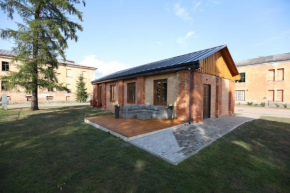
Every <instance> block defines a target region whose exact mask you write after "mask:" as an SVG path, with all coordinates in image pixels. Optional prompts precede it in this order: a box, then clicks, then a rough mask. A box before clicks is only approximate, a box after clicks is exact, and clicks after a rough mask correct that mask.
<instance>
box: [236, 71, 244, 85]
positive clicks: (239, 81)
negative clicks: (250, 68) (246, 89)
mask: <svg viewBox="0 0 290 193" xmlns="http://www.w3.org/2000/svg"><path fill="white" fill-rule="evenodd" d="M241 74H244V75H245V76H244V81H242V76H241ZM239 75H240V77H241V79H240V80H238V81H237V82H238V83H245V82H246V73H245V72H241V73H239Z"/></svg>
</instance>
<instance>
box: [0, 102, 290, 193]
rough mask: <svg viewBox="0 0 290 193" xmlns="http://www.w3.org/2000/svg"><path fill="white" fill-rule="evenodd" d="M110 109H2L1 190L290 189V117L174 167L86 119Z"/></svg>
mask: <svg viewBox="0 0 290 193" xmlns="http://www.w3.org/2000/svg"><path fill="white" fill-rule="evenodd" d="M106 114H107V113H105V112H103V111H100V110H93V109H92V108H91V107H88V106H79V107H62V108H45V109H42V110H40V111H37V112H31V111H29V110H27V109H15V110H9V111H4V110H0V155H1V156H0V191H1V192H59V191H61V192H166V193H168V192H290V183H289V182H290V140H289V139H290V119H287V118H273V117H264V118H262V119H259V120H255V121H252V122H249V123H246V124H244V125H242V126H240V127H239V128H237V129H236V130H234V131H233V132H231V133H229V134H228V135H226V136H224V137H222V138H220V139H219V140H217V141H216V142H214V143H213V144H212V145H210V146H208V147H206V148H205V149H203V150H202V151H200V152H199V153H198V154H196V155H194V156H192V157H191V158H189V159H187V160H185V161H184V162H182V163H180V164H179V165H178V166H173V165H171V164H169V163H167V162H165V161H163V160H161V159H159V158H157V157H155V156H153V155H151V154H149V153H147V152H145V151H143V150H141V149H138V148H136V147H134V146H132V145H130V144H128V143H126V142H124V141H122V140H120V139H118V138H116V137H114V136H112V135H110V134H108V133H105V132H103V131H100V130H97V129H95V128H94V127H92V126H90V125H87V124H85V123H84V117H86V116H99V115H106Z"/></svg>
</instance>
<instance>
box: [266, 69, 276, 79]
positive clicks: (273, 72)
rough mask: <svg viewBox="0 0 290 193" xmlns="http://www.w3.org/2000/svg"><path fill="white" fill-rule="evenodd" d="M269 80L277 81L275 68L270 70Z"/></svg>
mask: <svg viewBox="0 0 290 193" xmlns="http://www.w3.org/2000/svg"><path fill="white" fill-rule="evenodd" d="M268 80H271V81H275V69H271V70H269V71H268Z"/></svg>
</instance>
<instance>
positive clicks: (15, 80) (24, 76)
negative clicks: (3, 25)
mask: <svg viewBox="0 0 290 193" xmlns="http://www.w3.org/2000/svg"><path fill="white" fill-rule="evenodd" d="M80 3H83V5H84V6H85V1H80V0H0V7H1V9H2V10H3V11H4V12H5V13H7V15H8V17H9V18H10V19H13V15H14V14H15V12H17V13H18V15H19V16H20V17H21V18H22V20H23V22H21V23H17V26H18V29H17V30H12V29H6V30H3V29H2V30H1V33H0V36H1V37H2V38H3V39H13V40H14V41H15V47H14V48H13V52H14V54H15V55H14V57H13V60H12V61H20V62H21V63H22V65H20V66H18V72H11V73H10V74H9V75H7V76H4V77H2V79H4V80H5V81H8V83H7V86H8V87H9V88H13V87H15V86H17V85H19V86H22V87H24V88H25V91H26V92H28V93H31V94H32V101H31V110H38V109H39V108H38V95H37V93H38V89H39V88H47V89H50V90H52V89H56V90H60V91H64V90H65V91H68V92H69V89H67V88H66V87H65V86H63V85H62V84H59V83H58V80H57V78H56V72H55V69H57V68H58V60H57V57H58V56H61V57H62V58H63V60H65V49H67V48H68V44H67V40H68V39H71V40H75V41H77V40H78V37H77V35H76V32H77V31H78V30H80V31H82V30H83V29H82V26H81V25H80V24H78V23H76V22H73V21H72V19H69V18H68V17H67V15H70V16H76V17H77V18H78V19H79V20H80V21H82V13H81V12H80V11H78V10H77V9H76V7H75V4H80Z"/></svg>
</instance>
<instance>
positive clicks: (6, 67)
mask: <svg viewBox="0 0 290 193" xmlns="http://www.w3.org/2000/svg"><path fill="white" fill-rule="evenodd" d="M2 71H9V63H8V62H2Z"/></svg>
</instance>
